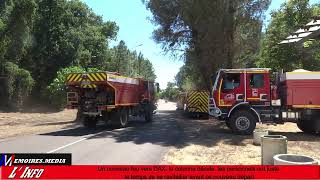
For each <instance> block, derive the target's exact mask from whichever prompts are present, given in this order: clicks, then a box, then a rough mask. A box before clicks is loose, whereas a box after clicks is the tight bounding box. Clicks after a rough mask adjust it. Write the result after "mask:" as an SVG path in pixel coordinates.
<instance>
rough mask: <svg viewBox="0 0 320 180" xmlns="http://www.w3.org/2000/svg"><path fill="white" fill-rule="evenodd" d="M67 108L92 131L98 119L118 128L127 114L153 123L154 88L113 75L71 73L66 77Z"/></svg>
mask: <svg viewBox="0 0 320 180" xmlns="http://www.w3.org/2000/svg"><path fill="white" fill-rule="evenodd" d="M66 85H67V89H68V93H67V107H68V108H76V109H78V114H77V119H79V120H81V121H82V122H83V124H84V126H86V127H89V128H93V127H95V126H96V124H97V121H98V120H103V121H105V123H107V124H112V125H115V126H118V127H125V126H127V124H128V120H129V115H133V116H143V117H144V119H145V121H147V122H150V121H151V120H152V114H153V111H154V110H155V109H156V106H155V86H154V83H153V82H151V81H147V80H144V79H141V78H129V77H124V76H121V75H120V74H119V73H113V72H92V73H71V74H68V75H67V77H66Z"/></svg>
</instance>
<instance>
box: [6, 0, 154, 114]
mask: <svg viewBox="0 0 320 180" xmlns="http://www.w3.org/2000/svg"><path fill="white" fill-rule="evenodd" d="M106 18H108V17H106ZM119 28H120V27H119V26H118V25H117V23H116V22H111V21H107V22H105V21H103V19H102V17H101V16H99V15H97V14H95V13H94V12H93V11H92V9H90V8H89V7H88V6H87V5H86V4H85V3H83V2H81V1H79V0H23V1H21V0H1V1H0V110H5V111H17V110H18V111H19V110H22V109H24V107H30V106H33V105H41V106H48V107H51V108H54V109H61V108H63V107H64V104H65V99H66V98H65V90H64V89H65V87H64V81H65V76H66V74H67V73H70V72H88V71H89V72H90V71H113V72H120V73H121V74H123V75H126V76H130V77H143V78H146V79H149V80H155V78H156V75H155V72H154V68H153V66H152V63H151V61H150V60H148V59H147V58H145V57H144V56H143V54H142V53H140V52H136V51H130V50H129V49H128V47H127V46H126V43H125V42H124V41H122V40H121V41H120V42H119V44H118V45H116V46H114V47H110V46H109V44H110V42H111V41H114V40H116V39H117V33H118V31H119Z"/></svg>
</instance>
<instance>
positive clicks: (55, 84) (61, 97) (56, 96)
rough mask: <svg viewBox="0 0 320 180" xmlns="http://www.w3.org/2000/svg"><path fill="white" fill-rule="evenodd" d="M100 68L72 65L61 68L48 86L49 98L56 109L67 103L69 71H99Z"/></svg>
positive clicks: (47, 93)
mask: <svg viewBox="0 0 320 180" xmlns="http://www.w3.org/2000/svg"><path fill="white" fill-rule="evenodd" d="M98 71H101V70H99V69H98V68H88V69H87V70H85V69H84V68H82V67H79V66H71V67H67V68H63V69H60V70H59V71H58V72H57V75H56V78H54V80H53V81H52V83H51V84H50V85H49V86H48V87H47V91H46V95H47V97H48V98H49V100H50V102H51V105H52V106H53V107H54V108H56V109H62V108H63V107H64V106H65V105H66V95H67V94H66V87H65V81H66V76H67V74H69V73H84V72H98Z"/></svg>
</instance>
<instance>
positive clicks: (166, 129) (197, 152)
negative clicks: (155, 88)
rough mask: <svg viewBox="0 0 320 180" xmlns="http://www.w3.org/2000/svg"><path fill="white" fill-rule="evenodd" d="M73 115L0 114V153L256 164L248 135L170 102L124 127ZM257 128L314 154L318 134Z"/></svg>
mask: <svg viewBox="0 0 320 180" xmlns="http://www.w3.org/2000/svg"><path fill="white" fill-rule="evenodd" d="M75 114H76V111H70V110H66V111H63V112H59V113H0V136H1V139H0V152H46V153H52V152H58V153H59V152H70V153H72V155H73V163H74V164H158V163H161V164H260V153H261V152H260V146H254V145H252V136H238V135H234V134H232V133H231V131H230V130H229V129H228V128H227V127H226V126H225V125H224V123H222V122H219V121H217V120H214V119H209V120H199V119H189V118H186V117H185V116H183V114H182V113H179V112H176V111H175V103H172V102H168V103H165V102H164V101H160V102H159V111H158V113H157V114H156V115H155V118H154V121H153V122H152V123H144V122H143V121H141V120H139V119H136V118H131V120H132V121H131V123H130V126H129V127H128V128H125V129H110V128H108V127H105V126H103V125H99V126H98V128H97V129H96V130H87V129H85V128H83V127H82V126H81V125H80V124H77V123H75V122H74V119H75ZM259 127H260V128H261V127H262V128H267V129H269V130H271V131H272V133H273V134H281V135H285V136H287V138H288V140H289V142H288V152H289V153H295V154H305V155H309V156H312V157H315V158H318V159H319V158H320V151H319V147H320V136H313V135H307V134H304V133H302V132H301V131H300V130H299V129H298V128H297V127H296V125H295V124H293V123H286V124H285V125H278V126H272V125H271V126H266V125H263V126H260V125H259ZM7 137H10V138H9V139H8V138H7Z"/></svg>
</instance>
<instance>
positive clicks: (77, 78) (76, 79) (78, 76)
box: [73, 74, 81, 81]
mask: <svg viewBox="0 0 320 180" xmlns="http://www.w3.org/2000/svg"><path fill="white" fill-rule="evenodd" d="M79 78H81V74H77V76H76V78H74V80H73V81H79Z"/></svg>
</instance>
